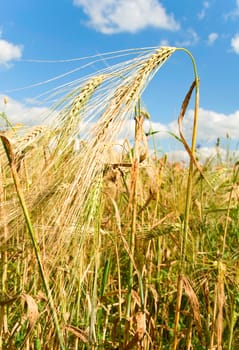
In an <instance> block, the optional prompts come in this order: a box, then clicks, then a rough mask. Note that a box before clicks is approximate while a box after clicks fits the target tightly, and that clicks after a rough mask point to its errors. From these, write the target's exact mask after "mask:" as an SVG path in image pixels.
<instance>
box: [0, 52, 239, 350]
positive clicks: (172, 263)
mask: <svg viewBox="0 0 239 350" xmlns="http://www.w3.org/2000/svg"><path fill="white" fill-rule="evenodd" d="M131 53H132V52H131ZM179 53H180V54H182V53H184V54H187V55H188V56H189V58H190V60H191V62H192V71H193V74H192V73H191V72H189V74H192V82H193V83H192V85H191V86H190V87H189V90H188V92H186V94H185V99H184V101H182V107H181V110H180V111H179V113H178V114H179V117H178V127H179V137H178V139H179V142H180V143H181V144H182V145H183V146H184V148H185V151H186V152H187V154H188V159H189V162H188V165H187V166H185V164H180V163H172V162H169V161H168V159H167V156H166V155H165V156H163V157H160V158H157V157H153V156H152V154H151V153H150V147H151V144H150V137H151V138H153V137H154V136H153V135H152V136H146V135H145V132H144V124H145V121H146V120H148V118H150V116H149V114H148V113H147V111H145V110H144V109H143V108H142V106H141V96H142V94H143V92H144V90H145V89H146V88H147V86H148V84H149V82H150V81H151V79H153V77H154V75H155V74H156V73H157V74H159V75H160V71H159V70H160V68H161V67H162V65H163V64H167V60H169V59H170V57H171V56H172V55H175V54H179ZM134 54H135V57H134V58H132V57H130V58H127V52H119V53H118V54H117V55H118V56H117V57H120V56H121V55H122V56H123V58H124V60H123V61H120V62H117V63H115V64H114V63H113V62H112V64H110V65H109V66H108V67H107V68H105V69H102V70H99V71H98V72H97V74H94V75H92V74H89V75H86V76H84V77H83V78H82V79H78V80H75V81H74V82H72V83H71V84H65V85H62V86H59V88H58V89H53V90H51V91H50V92H49V95H48V96H47V98H49V99H51V101H54V103H53V104H52V111H51V113H50V114H49V115H47V116H46V118H45V123H44V124H43V125H37V126H34V127H25V126H24V127H16V126H14V125H11V124H10V123H8V124H7V126H6V127H5V128H4V127H3V128H2V130H1V131H0V137H1V141H2V142H1V148H0V154H1V158H0V159H1V163H0V170H1V171H0V198H1V202H0V203H1V204H0V226H1V229H0V235H1V251H0V254H1V266H0V273H1V299H0V348H1V349H5V350H11V349H27V350H33V349H34V350H35V349H36V350H48V349H49V350H51V349H53V350H55V349H60V350H63V349H66V350H71V349H72V350H73V349H74V350H77V349H125V350H126V349H159V350H160V349H161V350H163V349H174V350H176V349H187V350H189V349H195V350H199V349H210V350H213V349H229V350H232V349H234V350H236V349H237V348H238V347H239V333H238V315H239V312H238V306H239V304H238V302H239V298H238V297H239V293H238V282H239V275H238V264H239V254H238V249H237V246H238V238H239V231H238V211H239V206H238V196H239V191H238V189H239V187H238V170H239V168H238V162H236V160H235V161H234V162H232V160H229V159H227V160H226V161H222V160H221V158H220V157H217V158H216V159H208V161H207V162H205V163H203V164H201V163H200V159H199V160H198V159H197V157H196V154H195V147H196V136H197V123H198V108H199V77H198V74H197V68H196V63H195V60H194V58H193V57H192V55H191V53H190V52H188V51H187V50H185V49H182V48H175V47H160V48H150V49H147V50H146V49H145V50H139V49H137V50H135V52H134ZM112 57H114V58H115V54H114V55H113V56H112ZM192 96H194V99H195V100H194V125H193V131H192V138H191V142H190V144H189V142H188V141H186V139H185V137H184V135H183V131H182V125H183V119H184V116H185V113H186V110H187V107H188V104H189V101H190V100H191V98H192ZM42 97H43V96H42ZM1 115H2V117H4V120H5V121H6V120H7V119H6V118H7V116H5V115H4V114H3V113H2V114H1ZM9 117H10V116H9ZM129 121H131V125H133V126H134V139H133V140H128V139H127V137H126V136H125V138H124V141H123V143H122V144H121V146H119V138H121V139H123V136H122V135H124V131H125V130H126V129H127V127H128V125H129V124H128V123H129Z"/></svg>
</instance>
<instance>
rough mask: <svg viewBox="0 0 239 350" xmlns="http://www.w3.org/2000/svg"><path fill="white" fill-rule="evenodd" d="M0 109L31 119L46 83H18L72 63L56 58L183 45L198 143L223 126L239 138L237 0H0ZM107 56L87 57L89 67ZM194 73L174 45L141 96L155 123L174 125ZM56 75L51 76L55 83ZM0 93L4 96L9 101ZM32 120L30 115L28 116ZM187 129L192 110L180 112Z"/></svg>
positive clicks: (172, 128) (233, 137)
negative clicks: (196, 93)
mask: <svg viewBox="0 0 239 350" xmlns="http://www.w3.org/2000/svg"><path fill="white" fill-rule="evenodd" d="M0 8H1V11H0V111H1V110H4V111H6V113H7V115H8V116H9V118H10V120H12V121H13V122H24V123H27V122H29V120H30V122H31V123H32V122H34V123H35V122H36V123H37V115H38V114H39V113H40V112H41V111H42V108H43V107H44V106H41V107H40V106H38V105H34V104H29V101H30V99H32V98H33V97H34V96H36V95H38V94H39V93H40V92H42V91H44V89H45V90H47V89H48V88H49V86H48V84H44V85H40V86H36V87H35V88H30V89H23V90H17V89H18V88H21V87H24V86H27V85H31V84H34V83H37V82H41V81H44V80H47V79H50V78H52V77H54V76H57V75H59V74H63V73H65V72H67V71H70V70H72V69H75V68H77V67H79V66H80V65H82V64H83V63H82V61H73V62H61V63H60V62H58V63H47V62H38V63H37V62H31V61H30V60H40V61H41V60H55V61H57V60H63V59H74V58H80V57H85V56H93V55H96V54H103V53H105V52H110V51H117V50H124V49H130V48H141V47H151V46H153V47H154V46H161V45H163V46H176V47H185V48H187V49H188V50H190V51H191V52H192V54H193V55H194V57H195V59H196V62H197V67H198V74H199V77H200V85H201V86H200V87H201V91H200V115H199V117H200V123H199V132H198V139H199V142H200V143H201V144H202V145H205V147H206V144H208V143H210V142H212V143H213V142H214V143H215V141H216V138H217V137H218V136H219V137H221V138H223V137H225V135H226V134H227V133H228V134H229V135H230V137H231V140H232V144H234V146H235V145H236V144H237V140H238V139H239V128H238V126H239V93H238V91H239V0H227V1H225V0H208V1H203V0H202V1H201V0H180V1H173V0H59V1H57V2H56V1H49V0H42V1H37V0H21V1H18V0H8V1H4V0H0ZM107 64H110V63H109V62H108V63H107V62H106V61H105V60H104V59H103V58H102V62H100V63H97V64H94V65H93V66H92V67H91V68H90V69H91V70H92V71H91V72H90V69H89V70H88V71H79V72H77V74H75V75H74V76H69V79H77V78H78V75H80V74H87V73H94V71H97V69H99V68H102V67H104V65H107ZM192 80H193V71H192V66H191V62H190V59H189V57H187V56H186V55H185V54H184V53H182V52H176V53H175V54H174V55H173V56H172V57H171V58H170V59H169V60H168V61H167V62H166V64H165V65H164V66H163V67H162V68H161V70H160V71H159V72H158V73H157V75H156V77H155V78H154V80H153V81H152V82H151V83H150V85H149V87H148V89H147V90H146V92H145V94H144V96H143V103H144V104H145V106H146V108H147V109H148V110H149V112H150V114H151V116H152V120H153V123H154V124H153V125H154V128H156V129H160V128H161V129H168V130H170V131H175V129H176V119H177V116H178V113H179V110H180V107H181V102H182V100H183V98H184V96H185V94H186V92H187V90H188V88H189V86H190V84H191V82H192ZM60 83H61V82H60V81H58V80H56V81H54V84H55V86H57V84H60ZM3 96H8V97H9V102H8V105H7V106H5V105H4V104H3ZM34 118H35V119H36V120H35V119H34ZM187 118H188V119H187V121H186V122H185V125H188V126H189V127H188V129H187V128H186V133H187V130H190V121H191V119H190V118H192V111H191V110H189V111H188V114H187Z"/></svg>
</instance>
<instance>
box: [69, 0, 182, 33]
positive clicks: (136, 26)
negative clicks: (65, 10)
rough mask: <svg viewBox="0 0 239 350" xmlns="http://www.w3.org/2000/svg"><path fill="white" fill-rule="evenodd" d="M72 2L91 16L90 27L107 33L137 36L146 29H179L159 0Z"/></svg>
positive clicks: (83, 0)
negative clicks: (125, 33) (137, 33)
mask: <svg viewBox="0 0 239 350" xmlns="http://www.w3.org/2000/svg"><path fill="white" fill-rule="evenodd" d="M73 3H74V4H75V5H76V6H79V7H82V9H83V11H84V12H85V14H86V15H87V16H88V17H89V21H88V22H87V24H88V25H89V26H90V27H92V28H95V29H96V30H98V31H99V32H101V33H104V34H114V33H120V32H130V33H136V32H137V31H139V30H142V29H144V28H147V27H155V28H161V29H167V30H178V29H179V28H180V25H179V23H178V22H177V21H176V20H175V19H174V16H173V15H172V14H167V12H166V9H165V8H164V7H163V5H162V4H161V3H160V2H159V1H158V0H73Z"/></svg>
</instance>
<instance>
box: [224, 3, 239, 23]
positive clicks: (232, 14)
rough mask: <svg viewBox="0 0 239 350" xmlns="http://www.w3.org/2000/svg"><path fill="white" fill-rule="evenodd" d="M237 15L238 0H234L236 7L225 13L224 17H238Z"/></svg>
mask: <svg viewBox="0 0 239 350" xmlns="http://www.w3.org/2000/svg"><path fill="white" fill-rule="evenodd" d="M238 16H239V0H236V7H235V9H234V10H233V11H231V12H229V13H227V14H226V15H225V18H226V19H228V18H232V19H234V18H235V17H238Z"/></svg>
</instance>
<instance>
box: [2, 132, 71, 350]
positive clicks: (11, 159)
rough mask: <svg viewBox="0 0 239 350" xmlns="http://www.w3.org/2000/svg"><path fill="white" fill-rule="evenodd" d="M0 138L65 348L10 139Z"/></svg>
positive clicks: (59, 338) (54, 319)
mask: <svg viewBox="0 0 239 350" xmlns="http://www.w3.org/2000/svg"><path fill="white" fill-rule="evenodd" d="M0 138H1V140H2V143H3V146H4V149H5V152H6V155H7V158H8V161H9V165H10V169H11V173H12V177H13V181H14V184H15V188H16V191H17V195H18V199H19V202H20V205H21V207H22V211H23V214H24V217H25V222H26V225H27V228H28V232H29V234H30V237H31V241H32V244H33V248H34V252H35V256H36V259H37V262H38V267H39V272H40V276H41V279H42V282H43V286H44V288H45V292H46V295H47V299H48V302H49V306H50V309H51V313H52V318H53V322H54V324H55V327H56V333H57V338H58V341H59V346H60V349H61V350H65V346H64V341H63V336H62V333H61V330H60V326H59V321H58V317H57V313H56V309H55V306H54V302H53V298H52V295H51V290H50V287H49V285H48V281H47V278H46V276H45V272H44V269H43V264H42V261H41V256H40V249H39V246H38V243H37V237H36V236H35V232H34V229H33V226H32V222H31V219H30V216H29V213H28V210H27V207H26V203H25V200H24V195H23V192H22V189H21V185H20V181H19V177H18V174H17V170H16V166H15V155H14V152H13V149H12V145H11V143H10V141H9V140H8V138H7V137H6V136H5V135H4V134H0Z"/></svg>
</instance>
